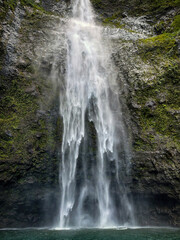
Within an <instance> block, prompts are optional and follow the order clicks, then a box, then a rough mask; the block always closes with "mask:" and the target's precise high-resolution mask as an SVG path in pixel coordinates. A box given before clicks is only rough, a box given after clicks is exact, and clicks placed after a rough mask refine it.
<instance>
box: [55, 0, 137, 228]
mask: <svg viewBox="0 0 180 240" xmlns="http://www.w3.org/2000/svg"><path fill="white" fill-rule="evenodd" d="M72 4H73V9H72V18H71V19H70V20H69V22H68V26H67V32H66V34H67V67H66V68H67V72H66V80H65V90H64V92H63V94H60V114H61V115H62V117H63V124H64V129H63V141H62V149H61V156H62V159H61V166H60V185H61V202H60V214H59V222H58V227H59V228H69V227H112V226H119V225H127V224H130V225H131V224H133V210H132V207H131V204H130V202H129V200H128V197H127V191H126V187H125V184H124V180H123V179H124V177H125V175H127V174H128V166H129V161H130V147H129V144H128V141H129V140H128V137H127V133H126V129H125V126H124V123H123V118H122V111H121V106H120V102H119V100H118V98H119V97H118V87H117V86H116V79H115V75H114V73H113V67H112V64H111V61H110V55H109V54H108V47H107V45H106V43H105V41H104V40H103V35H102V28H101V27H100V26H97V25H96V23H95V20H94V14H93V10H92V7H91V3H90V1H89V0H73V2H72ZM93 146H95V147H94V148H95V150H94V149H93Z"/></svg>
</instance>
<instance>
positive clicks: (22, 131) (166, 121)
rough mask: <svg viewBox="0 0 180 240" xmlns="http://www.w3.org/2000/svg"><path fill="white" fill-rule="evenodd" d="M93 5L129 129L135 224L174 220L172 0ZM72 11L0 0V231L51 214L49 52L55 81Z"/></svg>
mask: <svg viewBox="0 0 180 240" xmlns="http://www.w3.org/2000/svg"><path fill="white" fill-rule="evenodd" d="M92 4H93V6H94V8H95V11H96V12H97V21H100V22H102V23H103V24H104V26H105V27H106V31H105V32H106V33H105V34H107V37H108V38H110V39H111V42H112V47H111V50H112V59H113V61H114V63H115V67H116V71H117V73H118V74H117V81H118V82H119V86H120V91H119V95H120V99H121V101H122V102H123V103H124V104H123V106H124V107H123V111H124V118H125V121H126V122H127V127H128V128H129V131H130V132H131V135H132V145H133V159H132V172H131V179H132V181H129V180H128V179H127V185H128V186H129V189H130V191H129V195H131V197H132V201H134V205H135V212H136V213H137V214H136V215H137V216H138V219H137V220H138V222H139V223H140V224H151V225H171V226H180V219H179V216H180V215H179V212H180V172H179V171H180V162H179V159H180V158H179V150H180V149H179V135H178V133H179V125H178V123H179V106H178V103H179V85H178V81H179V65H180V61H179V55H180V49H179V46H180V43H179V15H178V13H179V12H178V11H179V8H178V7H179V1H178V0H175V1H164V0H161V1H155V0H154V1H149V0H146V1H140V0H139V1H138V0H133V1H132V0H131V1H120V0H119V1H110V0H105V1H101V0H92ZM70 9H71V4H70V1H55V0H54V1H48V0H43V1H33V0H21V1H0V10H1V11H0V12H1V14H0V19H1V22H0V81H1V84H0V98H1V103H0V126H1V129H0V139H1V141H0V206H1V208H0V227H27V226H45V225H49V224H53V221H55V220H56V217H57V213H58V198H59V187H58V172H59V171H58V168H59V148H60V145H61V139H62V131H63V124H62V119H61V118H60V116H59V113H58V112H59V109H58V108H59V98H58V95H57V92H56V90H55V89H54V88H53V84H52V82H51V79H50V77H49V76H50V73H51V72H52V70H53V69H52V62H53V58H54V57H55V56H56V57H58V61H59V66H61V68H60V76H61V78H62V82H63V77H64V74H65V71H66V69H65V61H66V48H65V42H64V41H65V40H64V27H65V22H66V17H67V16H68V15H69V14H70ZM59 29H61V30H60V31H59ZM57 30H58V32H60V35H58V37H59V46H55V47H53V44H52V43H53V41H54V42H55V40H56V38H57V35H56V31H57ZM56 48H58V49H59V53H58V54H57V55H55V53H56V51H57V49H56ZM57 67H58V66H57Z"/></svg>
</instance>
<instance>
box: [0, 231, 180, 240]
mask: <svg viewBox="0 0 180 240" xmlns="http://www.w3.org/2000/svg"><path fill="white" fill-rule="evenodd" d="M0 240H180V229H167V228H164V229H151V228H150V229H124V230H122V229H120V230H117V229H113V230H109V229H107V230H106V229H103V230H102V229H101V230H100V229H99V230H98V229H91V230H67V231H65V230H59V231H54V230H3V231H0Z"/></svg>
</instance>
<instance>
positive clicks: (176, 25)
mask: <svg viewBox="0 0 180 240" xmlns="http://www.w3.org/2000/svg"><path fill="white" fill-rule="evenodd" d="M171 27H172V29H173V31H174V32H177V31H179V30H180V15H177V16H175V18H174V21H173V23H172V25H171Z"/></svg>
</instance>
